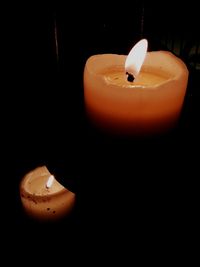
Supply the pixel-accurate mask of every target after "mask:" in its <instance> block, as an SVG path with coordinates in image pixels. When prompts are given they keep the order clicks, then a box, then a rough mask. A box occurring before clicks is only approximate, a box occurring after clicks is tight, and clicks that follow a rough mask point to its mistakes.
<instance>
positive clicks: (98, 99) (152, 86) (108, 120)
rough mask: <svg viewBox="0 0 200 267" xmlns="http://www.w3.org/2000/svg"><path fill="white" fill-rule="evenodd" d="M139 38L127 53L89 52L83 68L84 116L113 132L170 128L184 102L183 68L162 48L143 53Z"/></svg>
mask: <svg viewBox="0 0 200 267" xmlns="http://www.w3.org/2000/svg"><path fill="white" fill-rule="evenodd" d="M146 50H147V41H146V40H141V41H140V42H139V43H138V44H136V46H135V47H134V48H133V49H132V50H131V52H130V54H129V55H128V56H125V55H115V54H102V55H94V56H91V57H90V58H89V59H88V60H87V62H86V65H85V69H84V100H85V108H86V112H87V115H88V117H89V118H90V120H91V121H92V122H93V123H94V125H96V126H97V127H99V128H101V129H103V130H106V131H108V132H111V133H114V134H125V135H126V134H128V135H136V136H138V135H139V136H141V135H149V134H158V133H163V132H165V131H168V130H170V129H172V128H173V127H174V126H175V125H176V123H177V121H178V119H179V117H180V113H181V110H182V106H183V103H184V97H185V93H186V88H187V82H188V69H187V67H186V65H185V64H184V62H183V61H181V59H179V58H178V57H176V56H175V55H173V54H172V53H170V52H167V51H153V52H146Z"/></svg>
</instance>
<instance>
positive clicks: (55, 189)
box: [20, 166, 75, 220]
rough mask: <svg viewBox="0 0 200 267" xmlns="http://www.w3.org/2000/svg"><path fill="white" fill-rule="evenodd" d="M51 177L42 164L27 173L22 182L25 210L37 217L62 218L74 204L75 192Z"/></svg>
mask: <svg viewBox="0 0 200 267" xmlns="http://www.w3.org/2000/svg"><path fill="white" fill-rule="evenodd" d="M51 178H53V176H52V175H51V173H50V172H49V171H48V169H47V168H46V166H42V167H38V168H36V169H34V170H33V171H31V172H29V173H28V174H26V175H25V176H24V178H23V179H22V181H21V183H20V195H21V201H22V204H23V207H24V210H25V212H26V213H27V214H28V215H29V216H31V217H33V218H35V219H38V220H55V219H60V218H62V217H64V216H66V215H67V214H68V213H69V212H70V211H71V209H72V208H73V206H74V202H75V194H74V193H73V192H71V191H69V190H68V189H66V188H65V187H64V186H62V185H61V184H60V183H59V182H58V181H57V180H56V179H55V178H54V179H51Z"/></svg>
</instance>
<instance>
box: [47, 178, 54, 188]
mask: <svg viewBox="0 0 200 267" xmlns="http://www.w3.org/2000/svg"><path fill="white" fill-rule="evenodd" d="M53 181H54V176H53V175H50V176H49V178H48V180H47V183H46V188H47V189H49V188H50V187H51V186H52V184H53Z"/></svg>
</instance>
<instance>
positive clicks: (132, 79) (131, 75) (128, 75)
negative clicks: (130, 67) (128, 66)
mask: <svg viewBox="0 0 200 267" xmlns="http://www.w3.org/2000/svg"><path fill="white" fill-rule="evenodd" d="M126 75H127V81H128V82H133V81H134V79H135V78H134V76H133V74H131V73H129V72H128V71H127V72H126Z"/></svg>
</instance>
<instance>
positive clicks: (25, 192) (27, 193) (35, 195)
mask: <svg viewBox="0 0 200 267" xmlns="http://www.w3.org/2000/svg"><path fill="white" fill-rule="evenodd" d="M40 168H46V171H47V174H45V176H47V177H48V175H49V174H48V173H49V171H48V169H47V167H46V166H39V167H37V168H35V169H33V170H31V171H30V172H28V173H27V174H25V175H24V176H23V178H22V180H21V182H20V185H19V187H20V191H21V194H22V196H24V197H28V196H29V197H30V198H31V197H32V198H34V199H35V198H37V199H38V200H39V199H44V198H50V197H52V196H56V195H61V194H64V193H66V192H71V193H73V192H72V191H70V190H69V189H67V188H66V187H65V186H63V185H62V184H60V183H59V182H58V181H57V179H56V178H55V176H54V179H55V182H57V183H58V184H59V185H61V187H62V188H61V189H60V190H59V191H56V192H48V190H50V188H49V189H46V190H47V192H48V193H47V194H45V195H42V194H38V193H32V192H30V191H29V190H27V189H26V183H27V179H29V177H30V174H31V173H33V172H34V171H36V170H38V169H40ZM50 175H52V174H50Z"/></svg>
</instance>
